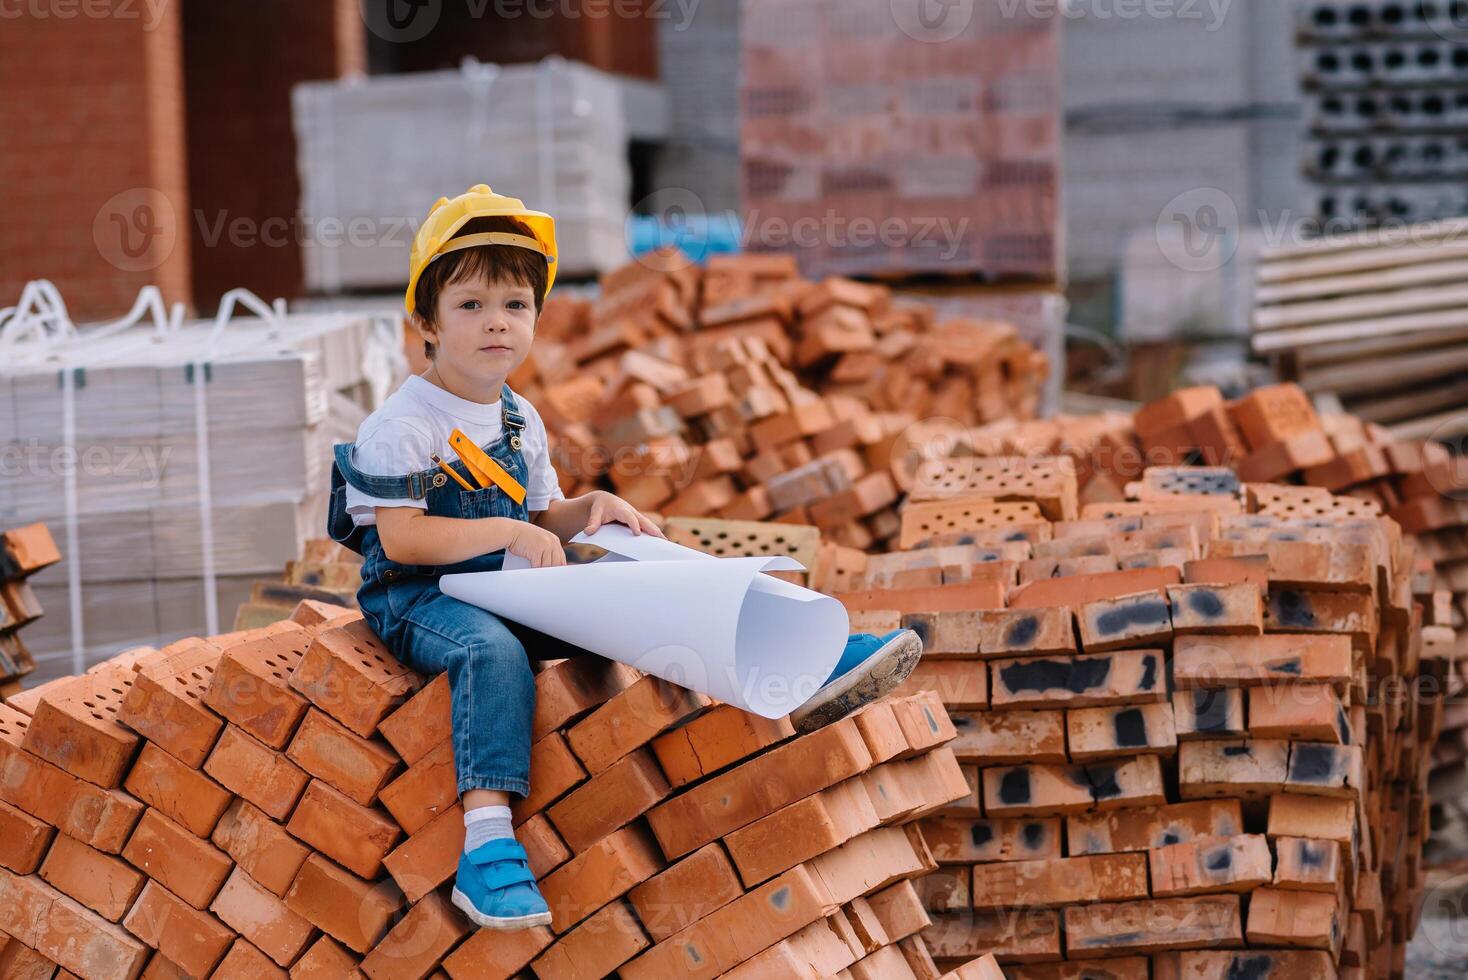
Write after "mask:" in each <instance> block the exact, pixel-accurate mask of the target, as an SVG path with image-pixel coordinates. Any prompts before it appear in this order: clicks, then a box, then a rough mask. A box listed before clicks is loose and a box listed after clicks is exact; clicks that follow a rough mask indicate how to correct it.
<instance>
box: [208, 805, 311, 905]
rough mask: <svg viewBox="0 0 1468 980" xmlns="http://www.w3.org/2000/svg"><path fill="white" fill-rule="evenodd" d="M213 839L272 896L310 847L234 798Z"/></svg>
mask: <svg viewBox="0 0 1468 980" xmlns="http://www.w3.org/2000/svg"><path fill="white" fill-rule="evenodd" d="M213 841H214V843H215V844H216V845H218V846H219V847H220V848H221V849H223V850H224V852H225V853H226V854H228V855H229V856H230V857H231V858H233V859H234V861H235V862H236V863H237V864H238V865H239V866H240V867H241V868H243V869H244V870H245V872H246V873H247V874H249V876H250V877H251V878H253V879H254V880H255V881H256V882H258V883H259V884H261V885H263V886H264V887H265V888H267V889H269V890H270V891H271V892H273V893H274V894H276V895H284V894H285V893H286V889H288V888H290V885H291V881H292V880H293V879H294V878H295V877H296V872H298V871H300V870H301V865H302V864H304V863H305V861H306V857H307V856H308V855H309V854H310V850H309V849H308V848H306V847H305V846H303V845H302V844H301V843H299V842H298V841H297V840H296V839H295V838H294V837H292V836H291V835H290V834H289V833H287V832H286V829H285V828H284V827H282V826H281V825H280V824H278V823H276V822H275V821H273V820H271V819H270V818H269V817H268V816H266V815H265V814H264V813H262V812H261V811H260V810H259V808H257V807H255V806H254V805H253V804H251V803H249V802H247V801H245V800H235V801H234V802H233V803H232V804H230V807H229V809H228V810H226V811H225V812H224V816H222V817H220V819H219V825H218V826H216V827H215V828H214V835H213Z"/></svg>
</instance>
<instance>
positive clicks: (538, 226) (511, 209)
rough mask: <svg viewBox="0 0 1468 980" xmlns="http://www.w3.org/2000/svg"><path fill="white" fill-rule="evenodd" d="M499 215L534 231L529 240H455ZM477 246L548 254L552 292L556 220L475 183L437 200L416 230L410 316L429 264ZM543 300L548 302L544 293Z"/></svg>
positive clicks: (493, 236) (505, 236) (504, 235)
mask: <svg viewBox="0 0 1468 980" xmlns="http://www.w3.org/2000/svg"><path fill="white" fill-rule="evenodd" d="M496 217H499V218H514V219H516V220H517V221H519V222H520V223H521V224H523V225H525V227H526V228H529V229H530V236H526V235H515V234H511V233H509V232H503V231H490V232H484V233H482V234H478V235H465V236H463V237H462V238H457V239H455V238H454V234H455V233H456V232H458V230H459V229H460V228H462V227H464V225H466V224H468V223H469V222H470V221H472V220H474V219H475V218H496ZM531 236H533V237H531ZM479 245H514V246H518V247H519V248H528V249H530V250H531V251H532V252H539V253H540V254H541V255H544V256H545V261H546V274H545V291H546V293H549V292H550V289H551V284H552V283H554V282H555V281H556V254H557V253H556V219H555V218H552V217H551V216H550V215H548V214H546V213H544V212H542V211H531V210H529V209H528V208H526V207H525V202H524V201H521V200H520V199H519V198H515V197H505V196H504V195H503V194H496V193H495V192H494V191H492V190H490V189H489V185H488V184H475V185H474V186H473V187H471V188H469V189H468V190H467V191H465V192H464V193H463V194H460V195H459V196H458V197H456V198H454V199H452V200H450V199H449V198H446V197H441V198H439V199H438V200H437V201H436V202H435V203H434V205H433V207H431V208H429V209H428V217H426V218H424V219H423V224H422V225H420V226H419V227H418V234H417V235H415V236H413V251H412V254H411V255H410V256H409V259H408V292H407V297H406V300H405V301H406V303H407V306H408V312H409V313H412V312H413V306H414V303H413V293H414V291H415V290H417V288H418V277H419V276H421V275H423V270H424V269H426V268H428V264H429V263H430V262H432V261H433V260H434V259H436V258H438V257H439V256H440V255H446V254H448V253H449V252H457V251H458V250H459V249H461V248H474V247H476V246H479ZM541 298H542V299H544V298H545V297H544V295H542V297H541Z"/></svg>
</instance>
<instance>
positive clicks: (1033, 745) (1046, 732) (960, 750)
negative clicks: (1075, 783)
mask: <svg viewBox="0 0 1468 980" xmlns="http://www.w3.org/2000/svg"><path fill="white" fill-rule="evenodd" d="M951 720H952V722H953V727H954V728H955V729H956V730H957V732H958V737H957V738H955V739H954V740H953V742H951V743H950V747H951V748H952V749H953V754H954V755H955V756H957V758H958V760H959V761H960V762H978V763H983V764H985V765H1003V764H1006V763H1017V762H1043V763H1051V764H1057V765H1058V764H1063V763H1065V762H1066V761H1067V760H1068V758H1069V757H1068V756H1067V755H1066V751H1065V712H1064V711H979V712H956V713H954V714H953V715H951Z"/></svg>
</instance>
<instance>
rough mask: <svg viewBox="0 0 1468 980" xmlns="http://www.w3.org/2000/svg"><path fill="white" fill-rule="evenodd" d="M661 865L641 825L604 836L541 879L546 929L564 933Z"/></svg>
mask: <svg viewBox="0 0 1468 980" xmlns="http://www.w3.org/2000/svg"><path fill="white" fill-rule="evenodd" d="M662 867H663V862H662V858H661V856H660V855H659V853H658V849H657V845H656V844H655V843H654V842H653V839H652V836H651V835H650V834H649V833H648V832H647V829H646V828H645V827H643V826H641V825H640V824H632V825H630V826H627V827H623V828H622V829H621V830H618V831H616V832H615V833H613V834H611V835H610V836H607V837H604V838H603V839H601V840H599V841H597V842H596V843H595V844H593V845H591V846H590V847H588V848H587V849H586V850H584V851H582V852H581V853H580V854H577V855H576V856H575V857H573V858H571V860H570V861H568V862H566V863H565V864H563V865H562V866H561V867H560V868H558V869H556V870H555V871H552V872H551V873H550V874H549V875H547V876H546V877H545V878H544V879H542V880H541V882H540V893H541V895H542V896H544V898H545V901H546V904H547V905H549V906H550V911H551V928H552V929H554V930H555V931H556V932H558V933H560V932H565V931H566V930H567V929H569V928H571V927H572V926H574V925H576V923H578V922H580V921H581V920H582V919H584V918H586V917H587V916H589V915H591V914H592V913H593V912H595V911H597V910H598V909H600V908H601V907H602V906H604V905H606V904H607V903H608V902H612V901H614V900H616V899H618V898H621V897H622V896H623V895H625V894H626V893H627V892H628V890H630V889H631V888H632V886H633V885H636V884H638V883H639V882H642V881H646V880H647V879H648V878H650V877H651V876H652V875H654V874H656V873H657V872H658V871H660V870H662Z"/></svg>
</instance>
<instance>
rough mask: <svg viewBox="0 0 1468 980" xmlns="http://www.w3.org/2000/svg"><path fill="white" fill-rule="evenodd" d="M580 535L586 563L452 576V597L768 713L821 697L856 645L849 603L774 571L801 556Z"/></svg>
mask: <svg viewBox="0 0 1468 980" xmlns="http://www.w3.org/2000/svg"><path fill="white" fill-rule="evenodd" d="M572 540H573V541H574V542H578V543H586V544H593V545H596V546H598V547H600V548H603V549H605V550H606V552H607V553H606V554H605V555H603V556H602V557H600V558H598V559H597V560H595V561H593V562H589V563H587V564H584V565H563V566H560V567H556V568H530V567H528V565H527V563H526V562H525V561H524V560H523V559H520V558H518V557H517V556H515V555H508V556H506V561H505V566H504V568H503V569H501V570H500V571H496V572H475V573H470V574H466V575H445V576H443V577H442V578H441V579H439V587H440V588H441V589H442V590H443V591H444V594H446V595H450V596H453V597H454V598H455V599H459V600H461V601H463V602H467V603H470V604H471V605H475V606H479V607H480V608H482V609H487V610H489V611H490V612H492V613H494V614H495V615H497V616H500V617H502V618H504V619H509V620H513V621H515V622H517V623H523V624H524V625H526V626H529V627H531V628H532V629H537V630H539V631H541V632H542V633H547V634H549V635H551V636H554V637H556V638H557V639H560V640H564V641H566V642H567V643H572V644H575V645H576V646H579V647H582V648H583V649H586V650H590V651H591V652H592V653H596V654H599V655H601V656H603V657H606V658H607V659H609V660H615V661H617V662H619V663H624V664H627V665H628V666H629V667H635V668H636V669H638V670H640V671H643V672H644V673H648V674H652V675H653V676H655V677H660V678H662V679H663V680H666V681H668V682H670V683H673V684H678V685H680V686H682V687H686V688H689V689H690V690H694V691H698V692H699V693H701V694H706V695H708V696H709V697H711V698H715V699H717V700H719V701H723V702H724V703H726V704H732V705H734V706H736V707H739V708H742V709H744V710H745V711H749V712H751V713H753V714H756V715H760V716H761V717H764V718H782V717H784V716H785V715H788V714H789V713H790V712H791V711H793V710H794V709H796V708H798V707H800V705H802V704H804V703H805V702H806V701H808V700H809V699H810V697H811V696H812V695H813V694H815V692H816V689H817V688H819V687H820V686H821V684H822V683H824V682H825V680H826V678H827V677H828V676H829V675H830V673H831V671H832V670H833V669H834V668H835V666H836V662H837V660H839V659H840V657H841V652H842V650H843V649H844V648H845V645H846V636H847V632H848V626H849V624H848V621H847V617H846V609H845V607H843V606H842V605H841V603H839V602H837V601H836V600H835V599H833V598H831V597H830V596H827V595H822V594H821V593H819V592H815V591H812V590H811V589H806V588H802V587H800V586H798V585H794V584H792V583H790V582H786V581H784V580H783V579H777V578H774V577H773V576H770V575H765V574H763V573H764V572H767V571H799V570H800V569H802V568H803V567H804V566H802V565H801V564H800V563H799V562H797V561H795V560H794V559H793V558H788V557H784V556H780V557H772V558H761V557H755V558H715V557H714V556H712V555H706V554H704V553H703V552H701V551H695V550H694V549H692V548H686V547H684V546H682V545H679V544H674V543H673V542H671V541H667V540H664V539H663V538H659V537H655V536H653V535H649V534H642V535H634V534H633V533H632V532H631V531H630V530H629V529H627V528H626V527H623V526H622V525H620V524H608V525H606V526H604V527H602V528H600V529H598V530H597V532H596V533H595V534H592V535H586V534H578V535H577V536H576V537H575V538H574V539H572Z"/></svg>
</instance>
